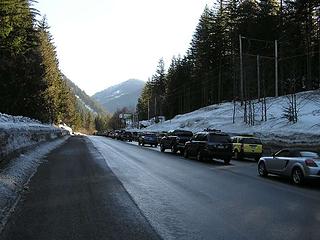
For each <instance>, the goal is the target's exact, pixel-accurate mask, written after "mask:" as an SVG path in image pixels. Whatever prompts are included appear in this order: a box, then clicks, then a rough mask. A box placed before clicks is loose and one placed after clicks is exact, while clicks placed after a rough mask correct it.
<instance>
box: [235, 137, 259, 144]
mask: <svg viewBox="0 0 320 240" xmlns="http://www.w3.org/2000/svg"><path fill="white" fill-rule="evenodd" d="M240 142H241V143H246V144H262V143H261V140H260V139H258V138H242V139H241V141H240Z"/></svg>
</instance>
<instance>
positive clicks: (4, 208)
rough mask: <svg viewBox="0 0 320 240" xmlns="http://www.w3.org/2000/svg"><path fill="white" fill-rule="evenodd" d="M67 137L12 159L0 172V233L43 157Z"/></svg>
mask: <svg viewBox="0 0 320 240" xmlns="http://www.w3.org/2000/svg"><path fill="white" fill-rule="evenodd" d="M68 138H69V136H66V137H63V138H59V139H57V140H54V141H51V142H48V143H43V144H41V145H40V146H39V147H37V148H35V149H32V150H30V151H29V152H27V153H25V154H21V155H20V156H19V157H18V158H16V159H12V160H11V161H10V162H9V163H8V165H7V166H6V167H5V168H4V169H2V170H1V171H0V232H1V230H2V228H3V226H4V225H5V223H6V221H7V219H8V217H9V215H10V213H11V211H13V210H14V207H15V204H16V203H17V202H18V200H19V198H20V194H21V192H22V191H23V190H24V188H25V185H26V184H27V183H28V181H29V180H30V178H31V177H32V176H33V175H34V174H35V172H36V171H37V167H38V166H39V164H40V163H41V162H42V161H43V159H44V157H45V155H47V154H48V153H49V152H51V151H52V150H53V149H55V148H57V147H59V146H60V145H62V144H63V143H64V142H65V141H66V140H67V139H68Z"/></svg>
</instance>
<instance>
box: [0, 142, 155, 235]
mask: <svg viewBox="0 0 320 240" xmlns="http://www.w3.org/2000/svg"><path fill="white" fill-rule="evenodd" d="M0 239H1V240H13V239H15V240H19V239H21V240H28V239H30V240H31V239H32V240H37V239H39V240H40V239H41V240H51V239H57V240H64V239H68V240H69V239H76V240H79V239H83V240H91V239H93V240H94V239H97V240H101V239H115V240H118V239H123V240H130V239H137V240H143V239H148V240H149V239H160V238H159V236H158V234H157V233H156V232H155V231H154V230H153V228H152V227H151V226H150V224H149V222H148V221H147V220H146V218H145V217H144V216H143V214H141V211H140V210H139V208H138V207H137V206H136V204H135V203H134V201H133V200H132V198H131V196H130V195H129V194H128V193H127V192H126V190H125V189H124V188H123V186H122V184H121V183H120V182H119V180H118V179H117V178H116V177H115V176H114V174H113V173H112V172H111V171H110V169H109V168H108V166H107V165H106V162H105V161H104V159H102V158H101V155H99V154H97V153H96V152H94V148H93V146H92V143H91V142H90V141H89V140H88V139H87V138H85V137H72V138H69V140H68V141H67V142H66V143H65V144H64V145H63V146H61V147H60V148H58V149H56V150H54V151H53V152H51V153H50V154H49V155H48V156H47V158H46V160H45V162H44V163H42V164H41V165H40V167H39V169H38V172H37V173H36V174H35V176H34V177H33V178H32V179H31V182H30V186H29V191H28V192H26V193H25V194H24V196H23V200H22V201H21V202H20V203H19V204H18V206H17V208H16V211H15V213H14V214H13V216H12V218H11V219H10V221H9V223H8V224H7V226H6V227H5V229H4V231H3V232H2V234H1V235H0Z"/></svg>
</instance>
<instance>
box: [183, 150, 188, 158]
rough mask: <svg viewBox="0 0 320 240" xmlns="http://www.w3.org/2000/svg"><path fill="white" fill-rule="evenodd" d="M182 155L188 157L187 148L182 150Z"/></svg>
mask: <svg viewBox="0 0 320 240" xmlns="http://www.w3.org/2000/svg"><path fill="white" fill-rule="evenodd" d="M183 157H184V158H188V157H189V152H188V150H187V149H185V150H184V152H183Z"/></svg>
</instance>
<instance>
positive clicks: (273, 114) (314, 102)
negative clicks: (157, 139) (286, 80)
mask: <svg viewBox="0 0 320 240" xmlns="http://www.w3.org/2000/svg"><path fill="white" fill-rule="evenodd" d="M287 105H288V97H287V96H282V97H278V98H268V99H267V121H261V103H256V104H255V124H254V126H249V125H247V124H245V123H244V120H243V112H244V109H243V107H241V106H240V104H239V103H237V105H236V111H235V113H236V114H235V123H233V117H232V116H233V110H234V105H233V103H232V102H228V103H223V104H216V105H211V106H208V107H204V108H201V109H199V110H196V111H193V112H190V113H186V114H183V115H177V116H176V117H174V118H173V119H171V120H168V121H166V122H164V123H162V124H154V125H151V126H149V127H147V128H146V130H150V131H168V130H170V129H177V128H181V129H187V130H191V131H193V132H197V131H202V130H203V129H205V128H214V129H221V130H222V131H225V132H228V133H233V134H244V133H246V134H255V135H257V136H260V137H262V138H263V139H265V140H266V141H268V140H269V141H273V140H279V141H283V142H290V143H294V142H296V143H303V142H308V143H309V144H317V145H320V91H319V90H318V91H309V92H302V93H299V94H297V108H298V122H297V123H295V124H292V123H289V122H288V120H287V119H286V118H284V117H283V115H284V108H286V106H287Z"/></svg>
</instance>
